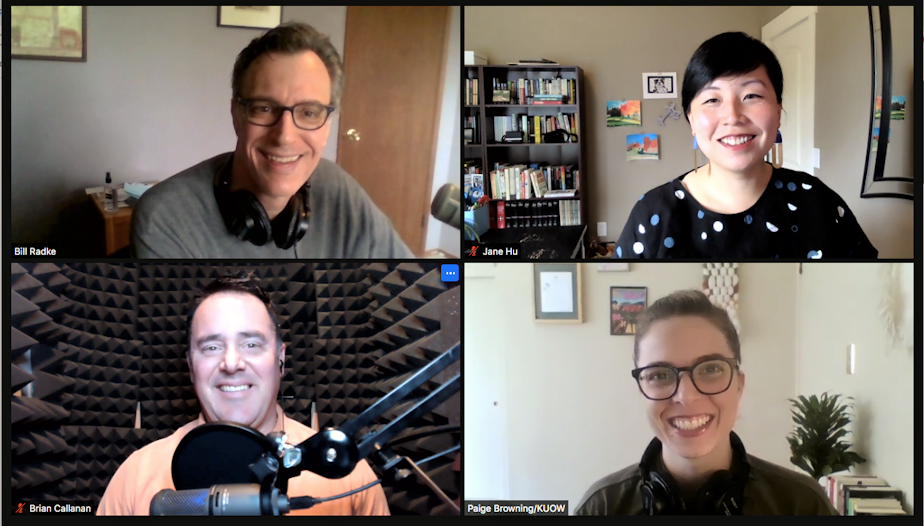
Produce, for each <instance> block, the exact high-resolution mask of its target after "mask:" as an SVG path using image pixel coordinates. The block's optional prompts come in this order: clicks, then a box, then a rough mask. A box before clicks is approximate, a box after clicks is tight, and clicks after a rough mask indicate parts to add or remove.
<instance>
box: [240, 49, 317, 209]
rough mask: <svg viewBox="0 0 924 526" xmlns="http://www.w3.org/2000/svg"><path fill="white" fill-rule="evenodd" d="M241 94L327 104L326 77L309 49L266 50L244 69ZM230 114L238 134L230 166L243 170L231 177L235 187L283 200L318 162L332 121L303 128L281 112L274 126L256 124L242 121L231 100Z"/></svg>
mask: <svg viewBox="0 0 924 526" xmlns="http://www.w3.org/2000/svg"><path fill="white" fill-rule="evenodd" d="M241 98H243V99H251V100H252V99H260V100H266V101H270V102H274V103H276V104H279V105H282V106H295V105H296V104H300V103H303V102H315V103H319V104H321V105H324V106H329V105H331V78H330V75H329V74H328V72H327V68H326V67H325V66H324V63H323V62H322V61H321V58H320V57H318V55H317V54H316V53H315V52H313V51H305V52H301V53H295V54H281V53H266V54H264V55H261V56H260V57H259V58H257V59H256V60H255V61H254V62H253V63H252V64H251V65H250V67H249V68H247V71H246V73H245V75H244V82H243V89H242V90H241ZM231 115H232V118H233V120H234V131H235V133H236V134H237V149H236V150H235V161H234V163H235V169H236V170H237V169H239V170H240V172H242V174H243V175H242V176H241V177H239V178H237V177H236V180H235V186H236V187H239V188H245V189H247V190H250V191H251V192H253V193H254V194H255V195H256V196H257V197H258V198H259V199H260V200H261V201H271V200H275V201H280V200H281V201H283V202H285V201H287V200H288V199H289V198H290V197H291V196H292V195H293V194H295V193H296V192H297V191H298V189H299V188H300V187H301V186H302V185H304V184H305V182H306V181H307V180H308V178H309V177H310V176H311V174H312V173H313V172H314V170H315V168H317V166H318V163H319V162H320V161H321V155H322V154H323V153H324V147H325V146H326V145H327V139H328V137H329V136H330V126H331V124H330V120H331V119H330V118H329V117H328V119H327V122H325V123H324V125H323V126H322V127H321V128H319V129H317V130H313V131H306V130H303V129H301V128H298V127H296V126H295V122H294V121H293V119H292V113H291V112H288V111H286V112H284V113H283V114H282V117H281V118H280V119H279V122H277V123H276V124H275V125H273V126H258V125H255V124H250V123H249V122H248V121H247V118H246V117H245V115H244V108H243V106H242V105H241V104H240V103H239V102H238V101H232V102H231ZM274 160H275V161H274ZM238 167H239V168H238ZM235 189H236V188H235Z"/></svg>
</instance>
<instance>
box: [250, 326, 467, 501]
mask: <svg viewBox="0 0 924 526" xmlns="http://www.w3.org/2000/svg"><path fill="white" fill-rule="evenodd" d="M460 354H461V344H458V343H457V344H456V345H454V346H453V347H452V348H451V349H449V350H448V351H446V352H444V353H443V354H441V355H440V356H439V357H437V358H436V359H435V360H433V361H432V362H430V363H429V364H428V365H426V366H425V367H424V368H422V369H421V370H419V371H417V372H416V373H414V374H413V375H412V376H411V377H410V378H408V379H407V380H405V381H404V382H403V383H402V384H401V385H399V386H398V387H397V388H395V389H394V390H392V391H391V392H390V393H388V394H387V395H385V396H384V397H382V398H380V399H379V400H378V401H376V402H375V403H374V404H372V406H370V407H369V408H368V409H366V410H365V411H363V412H362V413H361V414H360V415H359V416H357V417H356V418H354V419H353V420H351V421H349V422H346V423H345V424H344V425H342V426H340V427H339V428H336V429H335V428H327V429H324V430H323V431H320V432H318V433H317V434H315V435H314V436H312V437H311V438H309V439H307V440H305V441H304V442H302V443H300V444H298V445H296V446H292V445H289V444H286V443H285V435H284V434H283V433H280V432H276V433H271V434H270V435H268V436H269V438H270V439H272V440H273V441H274V442H275V443H276V445H277V449H276V451H275V452H267V453H264V454H263V455H261V457H260V458H259V459H257V461H256V462H254V463H253V464H251V465H250V469H251V471H253V473H254V474H256V475H257V478H258V479H259V480H260V481H261V488H264V490H263V491H261V497H262V495H263V493H267V494H268V493H269V492H271V491H272V488H273V487H274V486H276V487H277V488H280V489H281V490H282V492H285V488H286V487H287V484H288V480H289V479H290V478H293V477H296V476H298V474H299V473H301V472H302V471H311V472H313V473H316V474H318V475H321V476H322V477H325V478H329V479H339V478H343V477H345V476H347V475H349V474H350V473H352V472H353V468H355V467H356V464H357V463H358V462H359V461H360V460H362V459H364V458H366V457H370V456H371V459H372V461H373V462H374V463H375V464H376V465H378V466H379V467H380V468H381V469H383V470H384V471H385V472H388V471H389V470H390V469H392V468H395V467H396V466H398V465H399V464H400V463H401V462H402V461H404V462H406V463H407V464H408V465H409V466H410V472H413V473H415V474H416V475H417V476H418V478H420V479H421V480H422V481H423V482H424V484H425V485H427V486H428V487H429V488H430V489H432V490H433V491H434V492H435V493H436V495H437V496H438V497H439V498H440V500H442V501H443V502H445V503H447V504H449V505H450V506H451V507H452V508H453V509H454V510H456V512H459V508H458V506H456V505H455V503H454V502H453V501H452V500H451V499H449V497H448V496H447V495H446V494H445V493H444V492H443V491H442V490H440V488H439V487H438V486H437V485H436V484H435V483H434V482H433V481H432V480H431V479H430V477H428V476H427V475H426V474H425V473H424V472H423V470H421V469H420V468H419V467H418V466H417V465H416V464H415V463H414V462H413V461H411V460H410V459H409V458H407V457H403V456H399V455H396V454H395V453H394V452H392V451H391V449H390V448H389V447H388V442H389V441H390V440H391V439H392V438H394V437H395V436H396V435H398V434H399V433H400V432H402V431H404V430H405V429H406V428H407V427H409V426H410V425H411V423H412V422H413V421H415V420H417V419H418V418H420V417H422V416H424V415H426V414H427V413H429V412H430V411H432V410H433V409H434V408H436V407H437V406H439V405H440V404H442V403H443V402H445V401H446V400H448V399H449V398H450V397H451V396H453V395H454V394H456V393H458V392H459V390H460V389H461V387H462V377H461V374H459V373H456V374H455V375H454V376H453V377H452V378H450V379H449V381H448V382H446V383H444V384H443V385H441V386H440V387H439V388H437V389H436V390H435V391H433V392H432V393H430V394H429V395H428V396H426V397H425V398H423V399H422V400H420V401H418V402H417V403H416V404H415V405H414V407H412V408H411V409H410V410H408V411H407V412H405V413H404V414H402V415H401V416H399V417H398V418H395V419H394V420H392V421H391V422H389V423H388V424H386V425H385V426H383V427H382V428H380V429H377V430H374V431H370V432H368V433H365V434H363V435H362V436H359V437H358V436H357V435H359V432H360V431H361V430H362V429H363V428H365V427H367V426H369V425H370V424H372V423H373V421H374V420H375V419H377V418H378V417H380V416H381V415H382V414H383V413H385V412H386V411H387V410H389V409H391V408H393V407H394V406H396V405H398V403H400V402H401V401H402V400H403V399H404V398H406V397H407V396H408V395H409V394H411V393H412V392H413V391H414V390H416V389H417V388H419V387H420V386H422V385H423V384H425V383H426V382H428V381H430V380H431V379H432V378H433V377H434V376H436V375H437V374H439V373H440V372H441V371H443V370H444V369H446V368H447V367H449V366H450V365H452V364H453V363H455V362H456V361H458V360H459V357H460ZM280 461H281V466H280ZM405 471H407V470H406V469H404V470H398V471H397V472H396V475H397V478H396V480H401V479H403V478H406V477H407V476H408V475H409V474H410V472H407V473H405ZM277 477H278V478H279V479H281V480H280V483H281V484H277V483H276V479H277ZM265 499H266V500H268V499H269V497H268V496H267V497H265ZM312 505H313V504H308V505H304V506H293V507H292V509H305V508H308V507H310V506H312Z"/></svg>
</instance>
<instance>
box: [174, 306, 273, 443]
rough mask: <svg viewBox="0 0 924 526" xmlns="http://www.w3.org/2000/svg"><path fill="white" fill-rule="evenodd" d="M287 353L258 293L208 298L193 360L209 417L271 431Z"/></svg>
mask: <svg viewBox="0 0 924 526" xmlns="http://www.w3.org/2000/svg"><path fill="white" fill-rule="evenodd" d="M284 353H285V346H281V348H280V347H277V342H276V329H275V326H274V324H273V321H272V319H271V318H270V316H269V313H268V312H267V310H266V306H265V305H263V302H261V301H260V300H259V299H257V298H256V297H255V296H253V295H251V294H247V293H240V292H219V293H216V294H213V295H211V296H209V297H207V298H206V299H205V300H204V301H202V303H201V304H200V305H199V307H198V308H197V309H196V312H195V315H194V316H193V320H192V326H191V328H190V349H189V353H188V354H187V359H188V360H189V373H190V376H191V378H192V381H193V385H194V386H195V388H196V395H197V396H198V398H199V404H200V405H201V406H202V412H203V414H204V415H205V418H206V421H208V422H217V421H224V422H235V423H238V424H243V425H247V426H250V427H253V428H256V429H258V430H260V432H262V433H264V434H266V433H269V432H271V431H272V430H273V427H274V426H275V423H276V403H275V400H276V396H277V393H278V392H279V383H280V376H281V373H280V367H279V362H280V360H284Z"/></svg>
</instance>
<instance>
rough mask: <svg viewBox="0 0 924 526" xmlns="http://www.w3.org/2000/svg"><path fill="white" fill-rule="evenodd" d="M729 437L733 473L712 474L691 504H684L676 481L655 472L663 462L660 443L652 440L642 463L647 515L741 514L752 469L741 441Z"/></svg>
mask: <svg viewBox="0 0 924 526" xmlns="http://www.w3.org/2000/svg"><path fill="white" fill-rule="evenodd" d="M730 438H731V447H732V458H733V460H732V471H726V470H722V471H717V472H715V473H713V474H712V476H710V477H709V480H707V481H706V482H705V483H704V484H703V486H702V487H701V488H700V489H699V492H698V493H697V495H696V498H695V499H694V500H693V502H692V503H690V504H689V505H688V504H687V503H685V502H684V500H683V497H682V496H681V493H680V489H679V488H678V487H677V483H676V482H675V481H674V478H673V477H671V475H670V474H669V473H666V472H665V473H658V472H657V471H656V467H657V466H658V465H659V464H660V460H661V441H660V440H658V439H657V438H655V439H654V440H652V441H651V443H650V444H649V445H648V448H647V449H646V450H645V454H644V455H643V456H642V461H641V463H640V464H639V472H640V473H641V476H642V488H641V491H642V505H643V506H644V507H645V512H646V513H647V514H648V515H741V514H742V511H743V508H744V487H745V485H746V484H747V481H748V476H749V475H750V472H751V466H750V464H748V460H747V453H746V452H745V450H744V444H742V443H741V439H740V438H738V435H736V434H735V433H734V432H732V433H731V436H730Z"/></svg>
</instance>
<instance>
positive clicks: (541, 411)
mask: <svg viewBox="0 0 924 526" xmlns="http://www.w3.org/2000/svg"><path fill="white" fill-rule="evenodd" d="M582 268H583V287H582V290H583V308H584V323H582V324H579V325H578V324H568V325H564V324H543V323H539V324H537V323H534V322H533V321H532V319H531V309H532V306H531V300H530V296H531V294H532V291H533V285H532V265H529V264H516V263H514V264H498V265H497V266H496V267H493V266H492V267H487V266H486V265H485V264H471V263H470V264H466V265H465V273H464V274H463V276H464V278H465V301H464V307H465V313H464V318H463V319H464V322H465V327H464V331H465V341H466V346H465V356H466V365H468V364H470V363H473V364H474V363H478V364H486V363H489V359H490V358H489V357H492V356H493V357H497V356H500V357H501V359H500V362H498V363H497V365H496V367H497V368H498V369H500V370H502V371H504V374H503V375H501V376H500V377H499V378H498V377H494V376H492V374H491V373H492V371H488V370H475V369H468V368H466V370H465V371H464V378H465V393H466V395H465V396H466V401H465V411H466V415H465V440H466V451H468V450H469V446H470V443H471V445H473V446H476V447H477V445H478V443H477V442H476V440H477V439H476V438H475V437H479V438H480V439H482V440H484V439H487V440H488V442H487V443H489V444H490V445H492V447H494V448H502V449H505V450H506V456H507V462H506V465H505V466H500V467H498V466H497V465H495V464H492V463H488V462H479V460H480V459H481V458H482V457H480V456H476V455H468V456H467V457H466V460H465V473H466V475H465V480H466V487H465V494H466V495H471V496H476V495H477V496H479V497H493V495H485V494H484V493H483V492H482V491H481V490H480V489H479V488H478V487H476V486H474V485H473V483H472V481H477V480H484V478H485V477H487V476H490V474H496V475H497V476H503V473H504V472H505V471H506V472H507V473H508V474H509V498H510V499H559V500H561V499H568V501H569V503H570V509H571V510H572V511H573V510H574V507H575V506H577V504H578V502H579V500H580V498H581V496H582V495H583V493H584V492H585V491H586V490H587V488H589V487H590V485H591V484H592V483H594V482H595V481H596V480H598V479H599V478H601V477H603V476H605V475H607V474H609V473H612V472H614V471H616V470H619V469H622V468H624V467H626V466H628V465H630V464H632V463H637V462H638V461H639V458H641V455H642V452H643V451H644V449H645V446H647V445H648V442H649V441H650V440H651V437H652V436H653V435H652V432H651V429H650V427H649V425H648V421H647V419H646V416H645V412H644V400H643V398H642V395H641V394H639V392H638V386H637V384H636V383H635V381H634V380H633V379H632V377H631V376H630V375H629V372H630V371H631V369H632V367H633V364H632V348H633V338H632V337H631V336H611V335H610V328H609V317H608V313H609V307H608V305H609V299H608V298H609V292H610V289H609V288H610V287H611V286H643V287H647V288H648V302H649V304H650V303H651V302H653V301H654V300H656V299H657V298H659V297H662V296H665V295H667V294H669V293H671V292H673V291H675V290H680V289H688V288H693V289H699V288H701V287H702V276H703V270H702V265H701V264H696V263H685V264H671V263H641V264H635V263H633V264H631V266H630V271H629V272H598V271H597V265H596V264H594V263H586V264H583V267H582ZM797 268H798V267H797V265H796V264H754V263H752V264H743V265H741V267H740V269H739V277H740V289H741V303H740V306H739V312H740V320H741V332H742V334H741V345H742V370H743V371H744V372H745V373H746V374H747V377H746V378H747V380H746V381H747V383H746V388H745V394H744V399H743V402H742V407H741V412H740V416H739V422H738V424H737V426H736V428H735V430H736V432H737V433H738V434H739V435H740V436H741V437H742V440H743V441H744V443H745V444H746V446H747V448H748V451H749V452H751V453H753V454H756V455H758V456H760V457H762V458H765V459H767V460H769V461H771V462H775V463H778V464H781V465H787V466H788V465H789V446H788V443H787V442H786V438H785V434H786V432H787V431H788V430H789V428H790V423H791V422H790V416H789V405H788V402H787V401H786V399H787V398H790V397H791V396H792V395H793V393H794V392H795V377H794V374H793V363H794V361H795V359H796V357H795V353H794V350H793V348H794V346H793V339H794V337H795V329H794V314H793V308H792V306H793V305H792V302H793V297H794V296H795V293H796V289H795V286H796V276H797ZM475 273H477V274H479V275H482V276H483V277H477V278H476V277H470V276H471V275H473V274H475ZM474 320H481V321H480V323H474ZM488 320H491V321H488ZM495 383H497V384H499V385H493V384H495ZM485 391H489V392H497V398H498V401H499V405H498V406H493V405H491V403H490V401H484V402H482V405H483V406H482V407H475V402H476V401H479V400H480V397H478V396H477V394H475V393H481V392H485ZM470 393H472V394H470ZM498 409H499V410H500V411H501V415H502V416H501V419H502V420H504V421H506V422H507V425H506V430H504V429H499V428H498V427H497V426H495V425H492V423H491V422H490V421H489V420H487V419H483V418H481V417H482V416H483V415H486V414H488V413H489V412H494V411H498ZM504 433H506V436H504Z"/></svg>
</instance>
